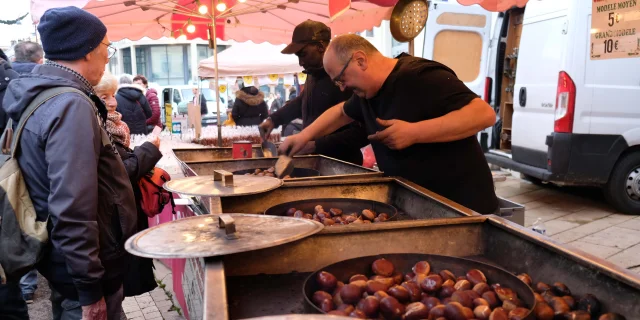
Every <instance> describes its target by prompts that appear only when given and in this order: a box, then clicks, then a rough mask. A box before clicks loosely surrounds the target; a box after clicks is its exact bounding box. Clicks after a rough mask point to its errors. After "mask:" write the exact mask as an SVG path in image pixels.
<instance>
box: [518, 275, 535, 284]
mask: <svg viewBox="0 0 640 320" xmlns="http://www.w3.org/2000/svg"><path fill="white" fill-rule="evenodd" d="M518 279H520V280H521V281H522V282H524V283H526V284H527V285H528V286H529V287H531V285H532V284H533V281H531V277H529V275H528V274H526V273H521V274H519V275H518Z"/></svg>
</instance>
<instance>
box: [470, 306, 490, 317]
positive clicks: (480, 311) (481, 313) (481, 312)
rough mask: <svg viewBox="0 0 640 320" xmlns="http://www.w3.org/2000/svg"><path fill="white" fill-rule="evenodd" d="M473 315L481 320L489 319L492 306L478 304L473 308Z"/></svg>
mask: <svg viewBox="0 0 640 320" xmlns="http://www.w3.org/2000/svg"><path fill="white" fill-rule="evenodd" d="M473 315H474V316H475V317H476V318H478V319H480V320H487V319H489V316H490V315H491V308H489V306H484V305H482V306H477V307H476V308H475V309H473Z"/></svg>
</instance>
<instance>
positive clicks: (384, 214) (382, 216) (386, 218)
mask: <svg viewBox="0 0 640 320" xmlns="http://www.w3.org/2000/svg"><path fill="white" fill-rule="evenodd" d="M376 218H381V219H384V220H385V221H386V220H389V215H388V214H386V213H384V212H383V213H380V214H378V216H377V217H376Z"/></svg>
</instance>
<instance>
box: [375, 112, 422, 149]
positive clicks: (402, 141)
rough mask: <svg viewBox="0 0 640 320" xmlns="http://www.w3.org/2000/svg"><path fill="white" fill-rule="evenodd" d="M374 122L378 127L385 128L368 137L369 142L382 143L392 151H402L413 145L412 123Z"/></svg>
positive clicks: (395, 121)
mask: <svg viewBox="0 0 640 320" xmlns="http://www.w3.org/2000/svg"><path fill="white" fill-rule="evenodd" d="M376 121H377V122H378V124H379V125H381V126H383V127H386V128H385V129H384V130H382V131H378V132H376V133H375V134H372V135H369V137H368V138H369V140H371V141H377V142H380V143H383V144H385V145H386V146H387V147H389V148H390V149H394V150H402V149H404V148H407V147H409V146H411V145H413V144H414V143H415V134H414V133H413V125H414V124H413V123H410V122H406V121H402V120H382V119H376Z"/></svg>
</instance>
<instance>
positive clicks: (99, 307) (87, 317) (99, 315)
mask: <svg viewBox="0 0 640 320" xmlns="http://www.w3.org/2000/svg"><path fill="white" fill-rule="evenodd" d="M82 320H107V304H106V303H105V301H104V298H102V299H100V300H99V301H98V302H96V303H94V304H90V305H88V306H83V307H82Z"/></svg>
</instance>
